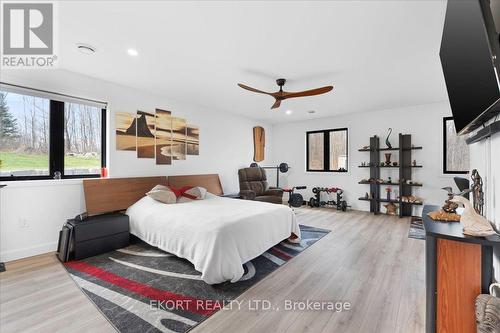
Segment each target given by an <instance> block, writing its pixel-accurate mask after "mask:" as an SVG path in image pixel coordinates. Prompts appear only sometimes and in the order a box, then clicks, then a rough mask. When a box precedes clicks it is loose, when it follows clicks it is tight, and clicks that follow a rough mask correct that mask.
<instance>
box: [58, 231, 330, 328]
mask: <svg viewBox="0 0 500 333" xmlns="http://www.w3.org/2000/svg"><path fill="white" fill-rule="evenodd" d="M300 230H301V232H302V240H301V242H300V244H292V243H289V242H287V241H283V242H281V243H280V244H277V245H276V246H273V247H272V248H270V249H269V250H267V251H266V252H265V253H263V254H262V255H261V256H259V257H257V258H255V259H253V260H251V261H250V262H248V263H246V264H245V265H244V268H245V274H244V275H243V277H242V278H241V279H240V281H238V282H236V283H230V282H226V283H221V284H218V285H209V284H206V283H205V282H203V281H202V280H201V279H200V273H199V272H198V271H196V270H195V269H194V267H193V265H192V264H191V263H190V262H189V261H187V260H184V259H180V258H178V257H176V256H174V255H171V254H169V253H166V252H162V251H161V250H159V249H157V248H154V247H152V246H149V245H148V244H146V243H144V242H142V241H138V242H136V243H135V244H133V245H131V246H129V247H127V248H124V249H120V250H117V251H113V252H109V253H105V254H102V255H99V256H95V257H91V258H87V259H85V260H80V261H70V262H67V263H66V264H65V267H66V269H67V271H68V272H69V274H70V276H71V277H72V278H73V280H74V281H75V282H76V284H77V285H78V286H79V287H80V288H81V289H82V291H83V292H84V293H85V294H86V295H87V296H88V297H89V298H90V299H91V300H92V301H93V302H94V304H95V305H96V306H97V307H98V308H99V310H101V312H102V313H103V314H104V315H105V316H106V317H107V318H108V320H109V321H110V322H111V323H112V324H113V325H114V326H115V327H116V329H117V330H118V331H120V332H148V333H152V332H186V331H188V330H190V329H192V328H193V327H194V326H196V325H198V324H199V323H200V322H202V321H203V320H205V319H206V318H208V317H209V316H211V315H212V314H214V313H215V312H217V311H218V310H220V309H221V308H222V307H223V306H224V305H225V304H227V303H228V302H230V301H231V300H233V299H235V298H236V297H238V296H239V295H240V294H242V293H243V292H244V291H245V290H247V289H248V288H250V287H251V286H253V285H254V284H256V283H257V282H259V281H260V280H262V279H263V278H264V277H265V276H267V275H268V274H270V273H271V272H273V271H274V270H276V269H277V268H278V267H280V266H281V265H283V264H285V263H286V262H287V261H288V260H290V259H292V258H293V257H295V256H296V255H298V254H300V253H301V252H302V251H304V250H305V249H307V248H308V247H309V246H311V245H312V244H314V243H315V242H317V241H318V240H319V239H321V238H322V237H324V236H325V235H326V234H328V233H329V232H330V231H329V230H325V229H318V228H313V227H308V226H304V225H300Z"/></svg>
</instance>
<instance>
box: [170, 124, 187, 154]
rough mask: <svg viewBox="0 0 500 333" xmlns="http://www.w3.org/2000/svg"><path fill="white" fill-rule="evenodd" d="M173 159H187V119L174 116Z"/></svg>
mask: <svg viewBox="0 0 500 333" xmlns="http://www.w3.org/2000/svg"><path fill="white" fill-rule="evenodd" d="M172 159H173V160H185V159H186V120H185V119H182V118H176V117H172Z"/></svg>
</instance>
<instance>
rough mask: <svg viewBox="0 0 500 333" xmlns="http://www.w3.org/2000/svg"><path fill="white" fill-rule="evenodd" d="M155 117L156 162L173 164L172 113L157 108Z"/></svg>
mask: <svg viewBox="0 0 500 333" xmlns="http://www.w3.org/2000/svg"><path fill="white" fill-rule="evenodd" d="M155 118H156V119H155V126H156V130H155V150H156V164H160V165H161V164H172V113H171V112H170V111H166V110H161V109H156V113H155Z"/></svg>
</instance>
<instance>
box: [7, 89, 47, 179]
mask: <svg viewBox="0 0 500 333" xmlns="http://www.w3.org/2000/svg"><path fill="white" fill-rule="evenodd" d="M49 109H50V100H48V99H45V98H40V97H34V96H27V95H20V94H14V93H5V92H2V91H0V161H1V163H0V177H2V178H3V177H8V176H11V175H12V174H13V175H16V176H49V175H50V173H49V144H50V124H49V122H50V121H49V120H50V119H49V118H50V117H49Z"/></svg>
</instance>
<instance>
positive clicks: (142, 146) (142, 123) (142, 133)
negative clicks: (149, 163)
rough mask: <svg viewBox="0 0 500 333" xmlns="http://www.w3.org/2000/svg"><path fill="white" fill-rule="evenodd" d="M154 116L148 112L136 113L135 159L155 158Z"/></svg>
mask: <svg viewBox="0 0 500 333" xmlns="http://www.w3.org/2000/svg"><path fill="white" fill-rule="evenodd" d="M154 132H155V115H154V114H152V113H149V112H144V111H137V119H136V133H137V157H138V158H155V136H154V134H153V133H154Z"/></svg>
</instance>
